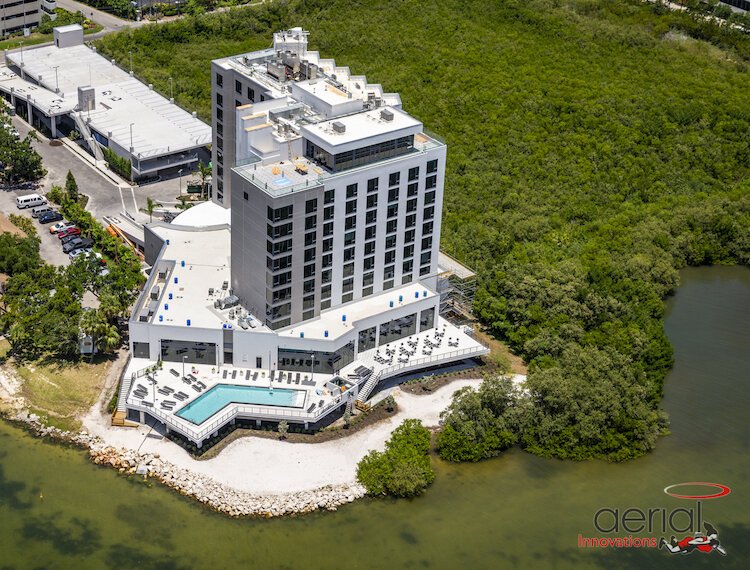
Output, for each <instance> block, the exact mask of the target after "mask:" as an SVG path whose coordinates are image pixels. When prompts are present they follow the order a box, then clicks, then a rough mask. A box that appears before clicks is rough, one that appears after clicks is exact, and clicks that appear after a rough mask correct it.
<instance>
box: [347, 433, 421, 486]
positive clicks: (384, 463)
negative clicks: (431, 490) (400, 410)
mask: <svg viewBox="0 0 750 570" xmlns="http://www.w3.org/2000/svg"><path fill="white" fill-rule="evenodd" d="M357 480H358V481H359V482H360V483H362V485H364V486H365V488H366V489H367V492H368V493H369V494H370V495H392V496H394V497H414V496H416V495H420V494H422V493H423V492H424V490H425V489H427V487H428V486H429V484H430V483H432V482H433V481H434V480H435V472H434V471H433V470H432V466H431V465H430V432H429V430H428V429H427V428H426V427H424V426H423V425H422V422H420V421H419V420H404V422H403V423H402V424H401V425H400V426H399V427H397V428H396V429H395V430H393V433H392V434H391V439H389V440H388V441H387V442H386V444H385V451H383V452H380V451H371V452H370V453H368V454H367V455H365V456H364V457H363V458H362V459H361V460H360V462H359V464H358V465H357Z"/></svg>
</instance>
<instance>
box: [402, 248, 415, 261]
mask: <svg viewBox="0 0 750 570" xmlns="http://www.w3.org/2000/svg"><path fill="white" fill-rule="evenodd" d="M412 255H414V246H413V245H407V246H406V247H404V259H407V258H409V257H411V256H412Z"/></svg>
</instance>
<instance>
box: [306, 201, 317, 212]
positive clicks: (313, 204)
mask: <svg viewBox="0 0 750 570" xmlns="http://www.w3.org/2000/svg"><path fill="white" fill-rule="evenodd" d="M317 211H318V199H317V198H313V199H312V200H308V201H307V202H305V214H312V213H313V212H317Z"/></svg>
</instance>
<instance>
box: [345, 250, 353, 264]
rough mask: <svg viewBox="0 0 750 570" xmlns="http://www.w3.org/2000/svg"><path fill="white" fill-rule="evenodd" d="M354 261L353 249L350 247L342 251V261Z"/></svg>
mask: <svg viewBox="0 0 750 570" xmlns="http://www.w3.org/2000/svg"><path fill="white" fill-rule="evenodd" d="M352 260H354V248H353V247H350V248H347V249H345V250H344V261H345V262H346V261H352Z"/></svg>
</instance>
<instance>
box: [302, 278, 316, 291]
mask: <svg viewBox="0 0 750 570" xmlns="http://www.w3.org/2000/svg"><path fill="white" fill-rule="evenodd" d="M314 291H315V279H310V280H309V281H305V283H304V284H303V285H302V292H303V293H313V292H314Z"/></svg>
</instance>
